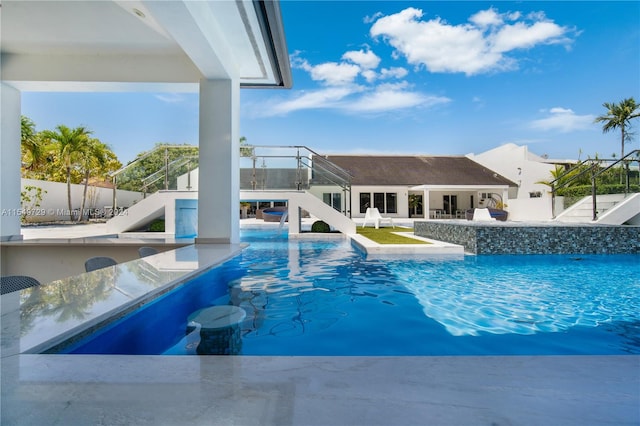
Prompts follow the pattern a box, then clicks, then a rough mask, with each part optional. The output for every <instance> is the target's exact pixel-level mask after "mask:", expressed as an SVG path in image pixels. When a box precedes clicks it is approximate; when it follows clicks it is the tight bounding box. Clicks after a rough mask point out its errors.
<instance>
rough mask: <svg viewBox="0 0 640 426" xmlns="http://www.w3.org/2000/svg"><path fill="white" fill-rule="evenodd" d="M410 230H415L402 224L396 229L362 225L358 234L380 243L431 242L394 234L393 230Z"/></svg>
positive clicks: (358, 229)
mask: <svg viewBox="0 0 640 426" xmlns="http://www.w3.org/2000/svg"><path fill="white" fill-rule="evenodd" d="M410 231H413V228H404V227H401V226H396V227H395V229H394V228H391V227H386V228H380V229H375V228H368V227H365V228H363V227H361V226H359V227H358V228H357V232H358V235H362V236H363V237H366V238H368V239H370V240H371V241H374V242H376V243H378V244H430V243H428V242H426V241H420V240H416V239H414V238H409V237H404V236H402V235H396V234H393V232H410Z"/></svg>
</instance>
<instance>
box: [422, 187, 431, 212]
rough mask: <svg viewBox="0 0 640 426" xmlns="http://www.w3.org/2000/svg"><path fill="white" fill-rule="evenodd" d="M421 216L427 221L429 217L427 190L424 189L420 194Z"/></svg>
mask: <svg viewBox="0 0 640 426" xmlns="http://www.w3.org/2000/svg"><path fill="white" fill-rule="evenodd" d="M422 215H423V216H424V218H425V219H429V218H430V217H431V215H430V214H429V190H428V189H425V190H423V192H422Z"/></svg>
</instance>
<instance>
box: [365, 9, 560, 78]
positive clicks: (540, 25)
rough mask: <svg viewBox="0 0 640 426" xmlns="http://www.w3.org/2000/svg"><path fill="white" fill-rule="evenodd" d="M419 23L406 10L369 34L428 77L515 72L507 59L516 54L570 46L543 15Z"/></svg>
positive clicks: (485, 14)
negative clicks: (546, 46) (430, 74)
mask: <svg viewBox="0 0 640 426" xmlns="http://www.w3.org/2000/svg"><path fill="white" fill-rule="evenodd" d="M422 18H423V12H422V10H420V9H416V8H411V7H410V8H407V9H405V10H403V11H401V12H398V13H396V14H393V15H388V16H383V17H380V18H378V19H377V20H376V21H375V23H374V24H373V25H372V26H371V29H370V34H371V36H372V37H382V38H383V39H384V40H386V41H387V42H388V43H389V44H390V45H391V46H393V47H394V48H395V49H396V50H395V52H394V53H395V54H396V55H397V56H404V57H405V58H406V59H407V61H408V62H409V63H410V64H412V65H416V66H425V67H426V68H427V69H428V70H429V71H431V72H451V73H454V72H462V73H465V74H467V75H474V74H480V73H486V72H492V71H500V70H509V69H514V68H516V67H517V62H516V61H515V59H514V58H512V57H509V56H506V54H507V53H510V52H513V51H514V50H516V49H528V48H531V47H534V46H537V45H540V44H553V43H564V44H568V43H570V41H571V40H570V39H569V37H568V35H567V34H568V33H569V32H570V30H569V28H567V27H562V26H559V25H557V24H555V23H554V22H553V21H550V20H548V19H547V18H546V17H545V16H544V14H543V13H537V14H531V15H529V16H528V17H526V18H523V17H522V14H521V13H519V12H515V13H507V14H499V13H498V12H497V11H496V10H495V9H493V8H490V9H487V10H484V11H480V12H478V13H476V14H474V15H473V16H471V17H470V18H469V23H465V24H461V25H452V24H449V23H447V22H446V21H444V20H442V19H440V18H434V19H431V20H423V19H422ZM524 19H526V20H527V21H525V20H524ZM507 21H508V22H513V23H511V24H507V23H506V22H507ZM514 21H515V22H514Z"/></svg>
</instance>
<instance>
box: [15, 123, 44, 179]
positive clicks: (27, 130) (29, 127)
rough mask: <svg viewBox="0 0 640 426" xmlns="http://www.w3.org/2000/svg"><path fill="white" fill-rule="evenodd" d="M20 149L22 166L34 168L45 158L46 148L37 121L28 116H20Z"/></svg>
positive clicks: (29, 168)
mask: <svg viewBox="0 0 640 426" xmlns="http://www.w3.org/2000/svg"><path fill="white" fill-rule="evenodd" d="M20 151H21V154H22V155H21V157H22V166H23V167H24V168H25V169H26V170H34V169H36V168H38V166H39V165H40V164H41V163H42V162H43V160H44V150H43V147H42V143H41V141H40V138H39V137H38V133H37V132H36V125H35V123H34V122H33V121H32V120H31V119H30V118H29V117H27V116H24V115H21V116H20Z"/></svg>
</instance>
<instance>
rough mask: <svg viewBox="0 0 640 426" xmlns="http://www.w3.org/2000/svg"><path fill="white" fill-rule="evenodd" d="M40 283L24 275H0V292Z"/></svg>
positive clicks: (4, 292)
mask: <svg viewBox="0 0 640 426" xmlns="http://www.w3.org/2000/svg"><path fill="white" fill-rule="evenodd" d="M38 285H40V281H38V280H36V279H35V278H33V277H28V276H26V275H8V276H5V277H0V294H7V293H11V292H14V291H18V290H24V289H25V288H29V287H35V286H38Z"/></svg>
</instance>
